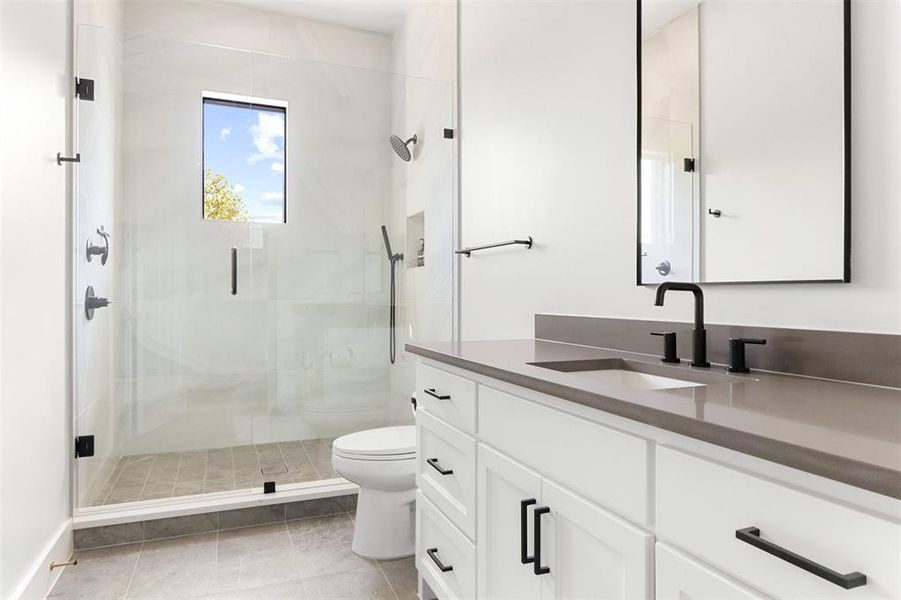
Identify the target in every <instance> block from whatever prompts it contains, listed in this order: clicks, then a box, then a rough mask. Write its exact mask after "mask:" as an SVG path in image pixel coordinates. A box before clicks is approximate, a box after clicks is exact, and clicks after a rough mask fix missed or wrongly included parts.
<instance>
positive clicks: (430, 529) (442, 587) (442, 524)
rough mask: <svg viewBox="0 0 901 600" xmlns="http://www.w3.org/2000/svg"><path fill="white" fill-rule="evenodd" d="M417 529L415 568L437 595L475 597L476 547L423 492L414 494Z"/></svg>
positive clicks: (444, 599)
mask: <svg viewBox="0 0 901 600" xmlns="http://www.w3.org/2000/svg"><path fill="white" fill-rule="evenodd" d="M416 532H417V533H416V567H417V568H418V569H419V573H420V575H422V577H423V579H425V580H426V582H428V584H429V587H430V588H432V591H433V592H435V594H437V595H438V598H439V599H440V600H446V599H454V598H475V595H476V549H475V546H474V545H473V544H472V542H470V541H469V540H468V539H466V536H465V535H463V534H462V533H460V532H459V531H458V530H457V529H456V528H455V527H454V526H453V524H452V523H451V522H450V521H448V520H447V518H446V517H445V516H444V515H442V514H441V512H440V511H439V510H438V509H437V508H436V507H435V505H433V504H432V503H431V502H429V501H428V500H427V499H426V497H425V496H424V495H423V494H422V492H417V494H416ZM439 563H440V564H439ZM442 567H443V569H444V570H442Z"/></svg>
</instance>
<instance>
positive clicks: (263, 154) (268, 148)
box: [247, 111, 285, 164]
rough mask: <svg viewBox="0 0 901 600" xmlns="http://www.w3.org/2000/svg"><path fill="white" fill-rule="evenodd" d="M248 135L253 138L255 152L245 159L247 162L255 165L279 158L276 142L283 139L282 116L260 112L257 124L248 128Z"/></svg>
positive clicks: (283, 119)
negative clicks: (267, 159)
mask: <svg viewBox="0 0 901 600" xmlns="http://www.w3.org/2000/svg"><path fill="white" fill-rule="evenodd" d="M250 135H251V136H252V137H253V145H254V146H256V149H257V152H256V153H255V154H251V155H250V156H248V157H247V162H249V163H250V164H256V163H258V162H260V161H261V160H264V159H266V158H281V155H282V153H281V151H280V150H279V147H278V144H277V143H276V140H279V139H281V140H284V139H285V117H284V115H281V114H277V113H271V112H266V111H260V112H258V113H257V122H256V124H255V125H251V126H250Z"/></svg>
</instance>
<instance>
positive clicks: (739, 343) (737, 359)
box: [726, 338, 766, 373]
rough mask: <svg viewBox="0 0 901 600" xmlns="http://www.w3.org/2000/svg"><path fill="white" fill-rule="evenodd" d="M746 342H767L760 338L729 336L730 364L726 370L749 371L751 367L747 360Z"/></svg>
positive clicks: (731, 371)
mask: <svg viewBox="0 0 901 600" xmlns="http://www.w3.org/2000/svg"><path fill="white" fill-rule="evenodd" d="M745 344H758V345H761V346H762V345H764V344H766V340H764V339H758V338H729V366H728V367H726V370H727V371H729V372H730V373H748V372H750V369H749V368H748V365H747V363H746V361H745Z"/></svg>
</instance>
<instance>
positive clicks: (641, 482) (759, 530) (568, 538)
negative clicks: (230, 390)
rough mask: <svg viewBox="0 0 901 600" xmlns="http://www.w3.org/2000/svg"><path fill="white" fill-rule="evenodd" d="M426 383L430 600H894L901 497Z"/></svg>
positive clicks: (423, 518)
mask: <svg viewBox="0 0 901 600" xmlns="http://www.w3.org/2000/svg"><path fill="white" fill-rule="evenodd" d="M417 379H418V385H419V387H420V388H421V389H420V390H419V394H422V391H423V390H429V391H432V392H433V393H432V394H427V396H428V398H429V399H428V400H427V401H426V402H420V403H419V409H418V410H417V427H418V429H419V431H418V433H419V438H418V439H419V441H420V448H419V451H420V454H421V457H420V476H419V486H420V492H419V503H418V506H417V536H418V539H417V553H418V554H417V565H418V566H419V568H420V575H421V577H422V579H423V581H424V582H425V583H427V584H428V587H429V588H430V589H431V592H432V593H433V594H434V595H435V596H437V597H438V598H441V599H445V598H451V599H457V598H471V597H475V598H480V599H486V600H487V599H492V600H493V599H503V598H507V599H511V600H512V599H516V600H532V599H535V600H538V599H541V600H549V599H558V600H569V599H575V598H603V599H629V600H632V599H652V598H658V599H660V600H681V599H683V598H693V599H694V600H723V599H737V600H751V599H762V598H786V599H795V598H798V599H808V598H817V599H819V598H823V599H830V600H832V599H836V600H838V599H842V598H848V600H862V599H885V600H897V598H901V502H897V501H895V500H892V499H890V498H886V497H882V496H879V497H878V498H875V499H874V498H873V497H872V495H871V496H867V494H871V493H870V492H865V491H863V490H857V489H856V488H849V487H848V486H843V484H838V483H835V484H834V486H833V485H832V482H829V481H825V482H824V481H823V480H818V481H815V482H813V483H811V480H810V479H809V478H810V477H811V476H810V475H808V474H805V473H801V472H800V471H795V470H793V469H788V468H785V467H781V466H778V465H773V463H767V462H765V461H761V460H759V459H755V458H753V457H748V456H745V455H738V454H737V453H734V452H731V451H727V450H724V449H720V448H719V447H715V446H711V445H709V444H706V445H705V444H701V443H700V442H696V441H695V440H691V439H688V438H684V437H682V436H678V435H676V434H672V433H669V432H666V431H661V430H658V429H655V428H652V427H648V426H646V425H643V424H641V423H637V422H633V421H627V420H624V419H619V418H616V417H612V416H608V415H607V414H606V413H603V412H601V411H597V410H593V409H589V408H586V407H584V406H580V405H574V404H572V403H568V402H566V401H563V400H560V399H557V398H553V397H550V396H544V395H541V394H538V393H537V392H532V391H531V390H527V389H522V388H518V387H515V386H512V385H510V384H507V383H504V382H500V381H497V380H494V379H491V378H488V377H486V376H483V375H480V374H476V373H469V372H467V371H463V370H461V369H456V368H453V367H446V372H445V367H443V365H438V364H436V363H434V362H430V363H429V364H428V365H420V371H419V373H418V377H417ZM423 452H425V454H428V456H426V455H425V454H422V453H423ZM432 455H435V456H432ZM430 458H439V459H440V460H439V462H438V464H439V466H440V467H441V469H438V468H435V466H434V465H429V464H428V462H427V459H430ZM774 467H775V469H774ZM442 470H444V471H445V472H446V471H453V473H448V474H446V475H442ZM773 473H776V474H778V477H779V478H780V479H774V478H773V477H772V476H771V475H772V474H773ZM801 483H804V484H809V485H812V486H814V487H813V488H811V489H805V488H804V486H803V485H801ZM830 492H833V493H830ZM858 492H859V494H860V496H859V497H860V498H861V504H860V505H859V506H856V505H855V500H856V499H857V498H858V495H857V494H858ZM865 506H866V508H864V507H865ZM872 506H879V507H888V510H887V511H886V510H885V509H884V508H880V509H878V510H876V511H874V510H872ZM880 511H881V512H880ZM877 513H878V514H877ZM742 532H743V533H742ZM749 535H750V537H748V536H749ZM754 536H757V537H756V538H755V537H754ZM436 547H437V548H439V551H438V554H437V555H436V556H430V555H429V552H428V551H429V550H430V549H434V548H436ZM785 552H787V553H788V554H786V553H785ZM432 554H433V555H434V554H435V552H432ZM436 558H437V559H438V560H437V561H436V560H435V559H436ZM445 559H446V561H445ZM447 561H450V562H451V563H453V564H452V566H453V569H452V570H446V571H441V568H440V567H441V565H444V566H445V567H447V566H448V563H447ZM458 565H459V566H458ZM833 569H834V571H833ZM858 572H859V573H860V574H863V575H865V576H866V577H865V578H864V579H861V578H859V577H856V576H855V573H858ZM830 579H832V580H830ZM849 581H850V582H852V585H851V586H850V587H851V589H845V587H847V584H848V582H849ZM862 582H864V583H862ZM854 583H856V584H857V585H854ZM861 583H862V584H861ZM843 584H844V587H843ZM423 598H424V600H428V598H429V596H428V595H425V596H423Z"/></svg>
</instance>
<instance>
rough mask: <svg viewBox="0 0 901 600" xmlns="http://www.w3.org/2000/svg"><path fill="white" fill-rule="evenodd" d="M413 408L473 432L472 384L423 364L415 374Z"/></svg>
mask: <svg viewBox="0 0 901 600" xmlns="http://www.w3.org/2000/svg"><path fill="white" fill-rule="evenodd" d="M416 404H417V406H418V407H419V408H424V409H425V410H427V411H428V412H430V413H431V414H433V415H435V416H436V417H438V418H439V419H442V420H443V421H446V422H448V423H450V424H451V425H453V426H454V427H458V428H460V429H462V430H463V431H465V432H466V433H469V434H475V432H476V383H475V382H474V381H470V380H468V379H464V378H463V377H458V376H456V375H451V374H450V373H447V372H445V371H442V370H440V369H435V368H433V367H429V366H426V365H423V364H420V365H419V368H418V369H417V371H416Z"/></svg>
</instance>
